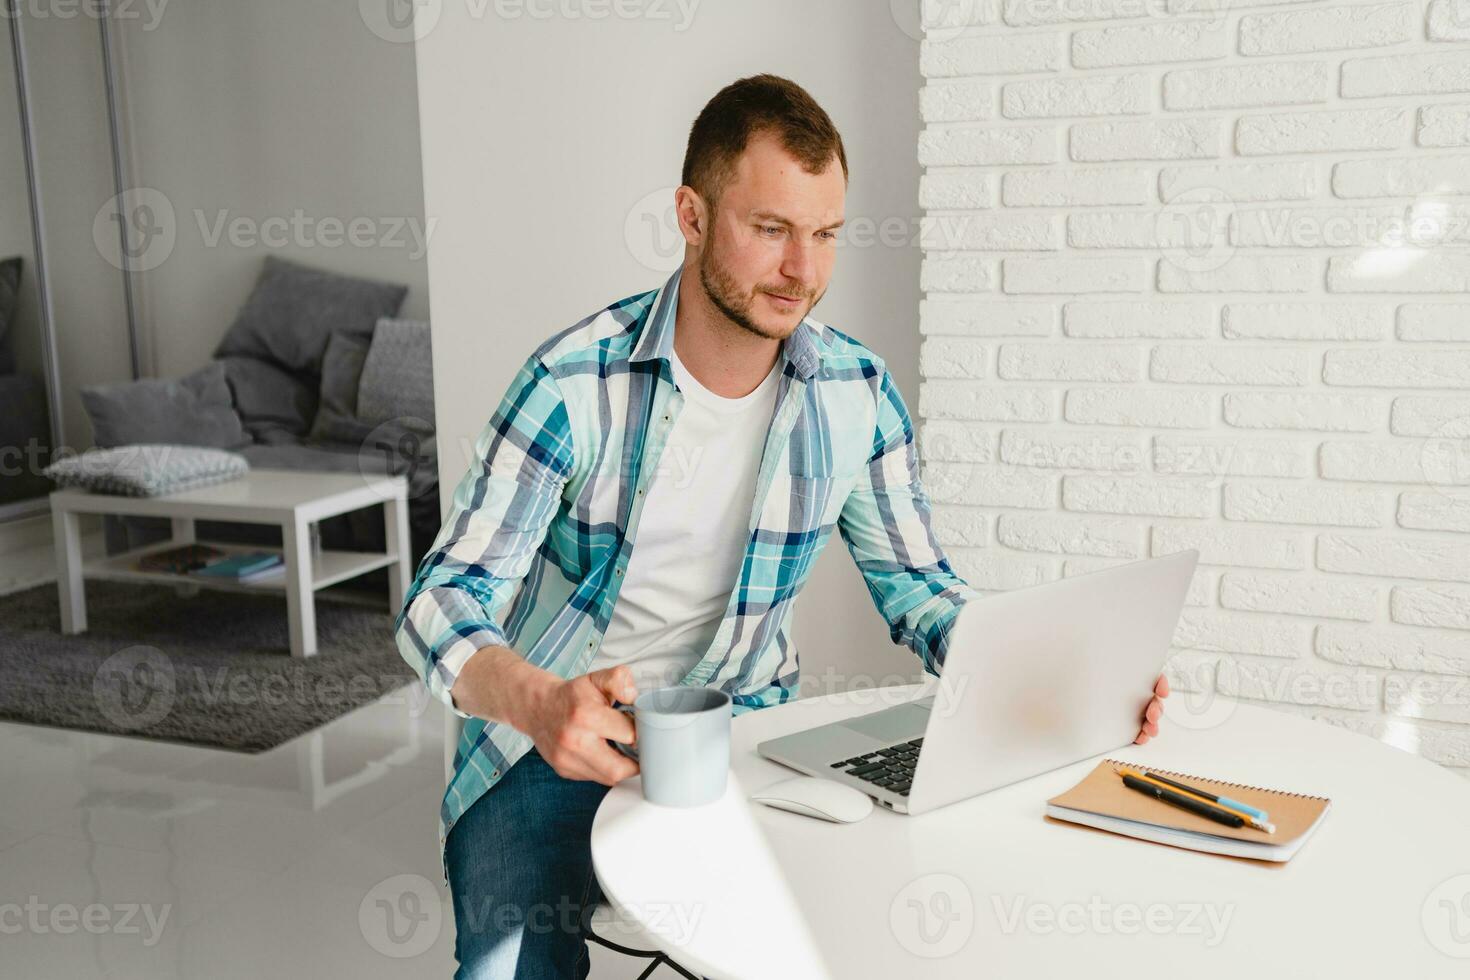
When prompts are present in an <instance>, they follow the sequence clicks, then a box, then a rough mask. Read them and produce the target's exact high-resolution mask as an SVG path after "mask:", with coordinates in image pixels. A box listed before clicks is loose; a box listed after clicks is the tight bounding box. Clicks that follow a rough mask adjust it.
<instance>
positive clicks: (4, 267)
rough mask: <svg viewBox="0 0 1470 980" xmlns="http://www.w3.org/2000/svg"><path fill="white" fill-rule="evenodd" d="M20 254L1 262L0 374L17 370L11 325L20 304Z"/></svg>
mask: <svg viewBox="0 0 1470 980" xmlns="http://www.w3.org/2000/svg"><path fill="white" fill-rule="evenodd" d="M20 272H21V260H20V256H15V257H13V258H9V259H6V260H5V261H3V262H0V374H11V373H13V372H14V371H15V340H14V339H13V338H12V337H11V335H10V326H11V324H13V323H14V322H15V311H16V309H17V308H18V307H19V306H20Z"/></svg>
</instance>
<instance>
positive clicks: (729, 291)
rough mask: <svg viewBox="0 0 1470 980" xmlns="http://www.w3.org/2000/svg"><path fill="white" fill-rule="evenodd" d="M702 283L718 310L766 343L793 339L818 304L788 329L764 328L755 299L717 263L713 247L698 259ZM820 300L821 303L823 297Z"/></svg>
mask: <svg viewBox="0 0 1470 980" xmlns="http://www.w3.org/2000/svg"><path fill="white" fill-rule="evenodd" d="M699 283H700V285H701V286H703V287H704V292H705V295H706V296H708V297H709V300H710V302H711V303H713V304H714V306H715V309H717V310H719V311H720V312H721V313H723V314H725V317H726V318H727V319H728V320H729V321H730V322H731V323H733V324H735V325H736V326H737V327H740V328H741V329H742V330H746V331H749V332H750V333H753V334H755V335H756V336H757V337H761V338H764V339H766V340H785V339H786V338H787V337H789V336H791V334H793V333H794V332H795V331H796V328H797V327H799V326H800V325H801V321H802V319H803V318H805V316H806V314H807V313H810V312H811V310H812V307H814V306H816V305H817V304H816V303H815V302H813V303H811V304H810V305H808V306H807V308H806V309H805V310H804V311H802V315H801V316H800V317H798V318H797V319H796V322H795V323H794V324H793V325H792V326H791V327H789V328H787V329H785V330H780V329H779V328H778V329H776V330H771V329H768V328H766V327H763V326H761V325H760V324H759V323H757V322H756V319H755V313H754V308H755V303H756V296H755V295H753V294H752V295H746V294H744V293H743V292H742V291H741V289H740V286H739V285H738V284H737V283H736V282H735V279H734V278H733V277H732V276H731V275H730V274H729V273H728V272H726V271H725V267H724V266H722V265H720V263H719V262H717V261H716V260H715V256H714V249H713V248H709V249H705V251H704V253H703V254H701V255H700V257H699ZM817 299H818V300H820V299H821V297H820V296H819V297H817Z"/></svg>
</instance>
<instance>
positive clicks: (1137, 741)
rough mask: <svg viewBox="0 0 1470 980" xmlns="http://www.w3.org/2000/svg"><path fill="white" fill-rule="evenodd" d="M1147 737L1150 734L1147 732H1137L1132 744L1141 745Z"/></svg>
mask: <svg viewBox="0 0 1470 980" xmlns="http://www.w3.org/2000/svg"><path fill="white" fill-rule="evenodd" d="M1149 737H1150V736H1149V735H1148V733H1147V732H1139V733H1138V737H1137V738H1135V739H1134V740H1133V744H1134V745H1142V744H1143V743H1145V742H1147V741H1148V740H1149Z"/></svg>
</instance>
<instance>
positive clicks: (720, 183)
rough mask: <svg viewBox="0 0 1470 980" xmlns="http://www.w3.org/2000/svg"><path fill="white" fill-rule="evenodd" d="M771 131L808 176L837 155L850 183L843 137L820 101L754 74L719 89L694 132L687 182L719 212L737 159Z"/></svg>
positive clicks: (691, 133)
mask: <svg viewBox="0 0 1470 980" xmlns="http://www.w3.org/2000/svg"><path fill="white" fill-rule="evenodd" d="M767 130H769V131H772V132H773V133H774V134H775V135H776V137H777V139H779V140H780V141H781V146H782V147H783V148H784V149H785V150H786V152H787V153H790V154H791V155H792V156H794V157H796V159H797V161H798V162H799V163H800V164H801V167H802V169H803V170H805V171H806V172H807V173H809V174H819V173H822V172H823V171H824V170H826V169H827V167H828V165H830V164H831V162H832V157H833V155H834V154H835V155H836V157H837V159H838V161H839V162H840V163H841V164H842V178H843V180H846V179H847V151H846V150H845V149H843V147H842V135H841V134H840V133H838V132H837V127H836V126H834V125H833V124H832V118H831V117H830V116H828V115H827V112H826V110H825V109H823V108H822V107H821V106H820V105H818V104H817V100H816V99H814V98H812V97H811V94H810V93H808V92H807V90H806V89H804V88H802V87H801V86H800V85H798V84H796V83H795V82H793V81H791V80H790V79H786V78H781V77H779V76H776V75H752V76H751V77H749V78H742V79H740V80H739V81H736V82H731V83H730V84H729V85H726V86H725V87H724V88H722V89H720V91H719V92H717V93H715V97H714V98H712V99H710V100H709V102H708V103H706V104H705V107H704V108H703V109H701V110H700V113H699V117H698V118H697V119H695V120H694V126H693V127H692V128H691V129H690V130H689V147H688V149H687V150H685V152H684V173H683V177H682V181H683V183H685V184H687V185H688V186H690V187H692V188H694V190H695V191H696V192H698V194H699V196H700V197H702V198H704V199H705V201H706V202H707V203H708V204H709V206H710V210H711V211H713V210H715V208H716V205H717V204H718V202H719V198H720V194H721V192H722V191H723V190H724V189H725V185H726V184H728V183H729V182H730V180H731V179H732V178H733V177H734V176H735V161H737V160H738V159H740V154H742V153H744V152H745V147H746V144H747V143H749V141H750V138H751V137H752V136H754V135H756V134H757V133H761V132H764V131H767Z"/></svg>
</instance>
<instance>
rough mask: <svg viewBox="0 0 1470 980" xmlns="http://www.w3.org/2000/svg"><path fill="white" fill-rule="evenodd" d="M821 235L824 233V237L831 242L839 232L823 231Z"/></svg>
mask: <svg viewBox="0 0 1470 980" xmlns="http://www.w3.org/2000/svg"><path fill="white" fill-rule="evenodd" d="M821 235H822V237H823V238H825V239H826V240H827V241H829V242H830V241H831V240H832V239H834V238H836V237H837V232H835V231H824V232H822V233H821Z"/></svg>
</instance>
